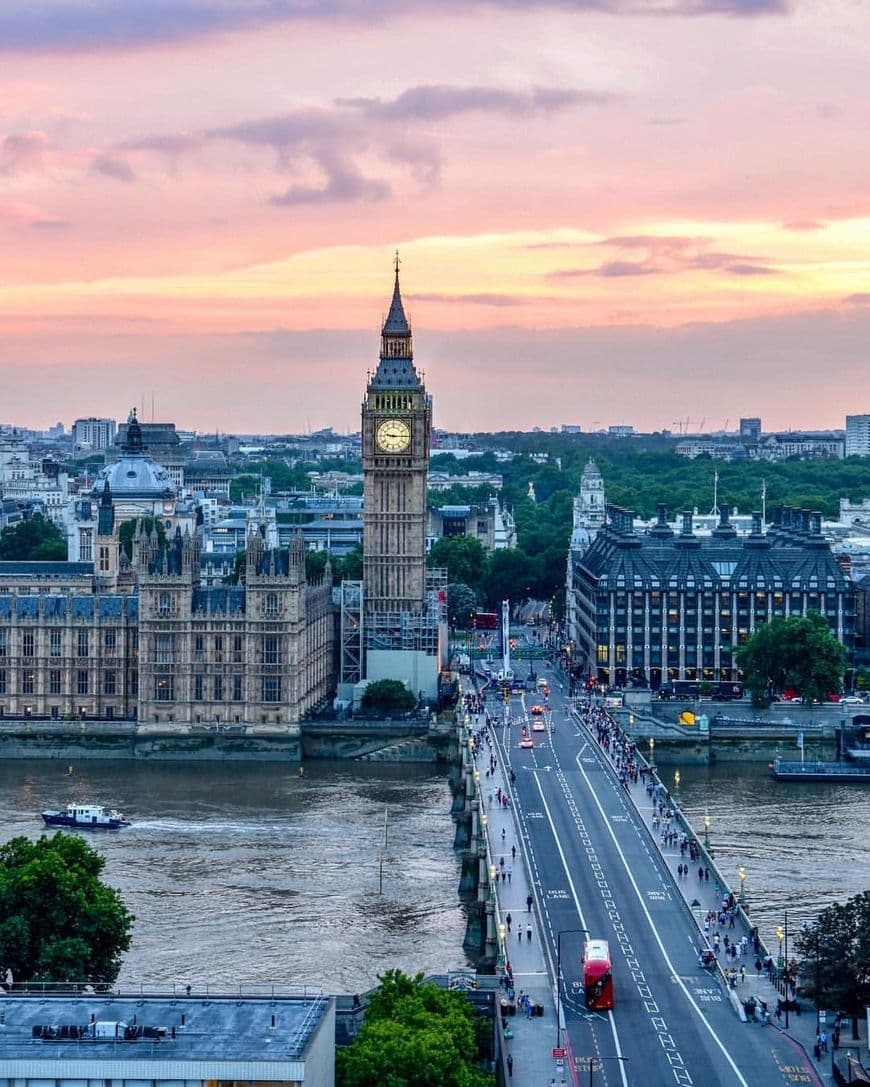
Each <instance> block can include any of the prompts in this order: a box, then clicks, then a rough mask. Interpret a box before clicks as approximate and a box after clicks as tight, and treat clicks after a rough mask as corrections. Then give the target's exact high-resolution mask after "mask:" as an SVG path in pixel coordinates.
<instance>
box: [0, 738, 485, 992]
mask: <svg viewBox="0 0 870 1087" xmlns="http://www.w3.org/2000/svg"><path fill="white" fill-rule="evenodd" d="M72 800H80V801H83V802H92V803H93V802H96V803H105V804H110V805H112V806H114V807H117V808H119V809H120V810H121V811H123V812H124V814H125V815H127V816H128V817H129V818H131V819H132V820H133V825H132V826H130V827H127V828H126V829H124V830H123V831H119V832H117V833H113V832H94V833H91V834H89V836H88V841H90V842H91V843H92V844H93V845H95V846H96V847H97V848H98V849H99V850H100V851H101V852H102V853H103V854H104V855H105V857H106V868H105V870H104V878H105V879H106V881H107V882H108V883H110V884H111V885H112V886H114V887H117V888H118V889H119V890H120V891H121V892H122V895H123V898H124V901H125V902H126V903H127V906H128V908H129V909H130V910H131V912H132V913H133V914H135V917H136V923H135V929H134V935H133V941H132V945H131V948H130V950H129V951H128V952H127V954H126V956H125V958H124V965H123V968H122V972H121V976H120V980H121V981H122V982H131V983H132V982H143V981H146V982H153V981H178V982H181V983H186V982H189V981H190V982H195V981H210V982H213V983H222V984H238V983H242V982H282V983H288V984H313V985H318V986H323V987H324V988H326V989H327V990H328V991H330V992H357V991H359V990H361V989H365V988H369V987H370V986H371V985H372V984H375V983H376V975H377V974H378V973H379V972H381V973H382V972H383V971H384V970H386V969H389V968H391V967H394V966H399V967H402V968H403V969H405V970H406V971H408V972H411V973H413V972H416V971H417V970H422V971H424V972H425V973H441V972H444V971H445V970H448V969H453V968H456V967H462V966H465V965H466V959H465V956H464V954H463V951H462V939H463V936H464V934H465V918H464V914H463V912H462V909H461V907H460V904H459V901H458V898H457V887H458V883H459V864H458V861H457V857H456V855H455V854H454V851H453V848H452V846H453V830H454V827H453V823H452V821H451V819H450V814H449V812H450V789H449V787H448V784H447V779H446V777H445V776H444V775H443V774H440V773H435V772H434V768H432V767H412V766H393V765H378V764H361V763H348V762H343V763H338V762H336V763H326V762H324V763H307V764H306V766H305V776H304V777H300V776H299V773H298V770H297V768H296V767H289V768H288V767H287V766H285V765H278V764H274V763H261V764H251V763H199V764H196V765H193V766H189V765H183V764H179V763H153V762H132V761H130V762H103V761H91V762H85V761H81V762H77V763H76V764H75V767H74V773H73V774H72V776H69V775H68V773H67V764H66V763H63V764H61V763H58V762H48V761H35V760H26V761H25V760H22V761H9V762H0V839H2V840H7V839H8V838H10V837H13V836H14V835H16V834H26V835H28V836H30V837H34V836H36V835H37V834H38V833H40V830H41V828H42V820H41V819H40V818H39V812H40V811H42V810H43V809H45V808H54V807H65V806H66V804H67V803H68V802H69V801H72ZM385 809H386V810H387V811H388V836H387V843H388V844H387V849H386V851H385V861H384V865H383V894H380V893H379V861H378V854H379V852H380V850H381V847H382V845H383V841H384V811H385Z"/></svg>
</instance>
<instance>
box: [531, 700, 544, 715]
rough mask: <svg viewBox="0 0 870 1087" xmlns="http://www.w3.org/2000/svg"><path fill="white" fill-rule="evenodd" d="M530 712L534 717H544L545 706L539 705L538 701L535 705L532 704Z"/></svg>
mask: <svg viewBox="0 0 870 1087" xmlns="http://www.w3.org/2000/svg"><path fill="white" fill-rule="evenodd" d="M529 713H530V714H531V715H532V717H543V716H544V707H543V706H539V705H538V704H537V703H535V705H534V706H532V708H531V709H530V710H529Z"/></svg>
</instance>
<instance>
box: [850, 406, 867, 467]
mask: <svg viewBox="0 0 870 1087" xmlns="http://www.w3.org/2000/svg"><path fill="white" fill-rule="evenodd" d="M845 455H846V456H847V457H870V415H847V416H846V452H845Z"/></svg>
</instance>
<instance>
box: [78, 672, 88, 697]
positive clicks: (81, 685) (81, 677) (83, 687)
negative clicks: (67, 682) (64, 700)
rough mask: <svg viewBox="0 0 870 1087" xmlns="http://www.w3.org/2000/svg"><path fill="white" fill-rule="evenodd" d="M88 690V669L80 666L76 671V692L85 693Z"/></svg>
mask: <svg viewBox="0 0 870 1087" xmlns="http://www.w3.org/2000/svg"><path fill="white" fill-rule="evenodd" d="M89 690H90V680H89V677H88V670H87V669H86V668H80V669H79V670H78V672H76V694H87V693H88V691H89Z"/></svg>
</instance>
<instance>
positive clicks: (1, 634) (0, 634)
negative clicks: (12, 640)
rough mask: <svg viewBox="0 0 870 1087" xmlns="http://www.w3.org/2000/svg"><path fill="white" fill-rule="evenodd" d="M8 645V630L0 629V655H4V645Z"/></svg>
mask: <svg viewBox="0 0 870 1087" xmlns="http://www.w3.org/2000/svg"><path fill="white" fill-rule="evenodd" d="M8 645H9V632H8V631H6V630H0V657H5V656H6V647H7V646H8Z"/></svg>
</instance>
